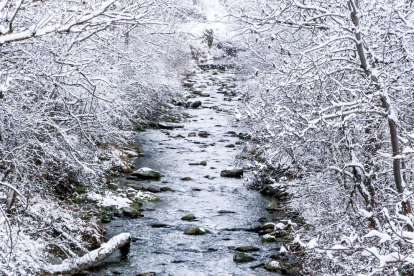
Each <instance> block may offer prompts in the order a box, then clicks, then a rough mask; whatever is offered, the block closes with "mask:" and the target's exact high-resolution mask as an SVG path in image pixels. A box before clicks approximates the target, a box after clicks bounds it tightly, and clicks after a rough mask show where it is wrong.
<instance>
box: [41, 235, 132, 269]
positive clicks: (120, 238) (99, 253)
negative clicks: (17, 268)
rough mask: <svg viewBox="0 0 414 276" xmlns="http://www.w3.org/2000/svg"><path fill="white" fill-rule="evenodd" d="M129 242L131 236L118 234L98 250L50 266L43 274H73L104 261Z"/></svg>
mask: <svg viewBox="0 0 414 276" xmlns="http://www.w3.org/2000/svg"><path fill="white" fill-rule="evenodd" d="M130 242H131V234H129V233H122V234H119V235H117V236H115V237H113V238H112V239H110V240H109V241H108V242H107V243H105V244H103V245H101V247H100V248H98V249H96V250H93V251H91V252H89V253H87V254H86V255H84V256H82V257H78V258H71V259H67V260H64V261H63V262H62V263H61V264H59V265H52V266H50V267H48V268H47V269H45V273H46V274H47V275H62V274H64V275H65V274H70V275H71V274H74V273H76V272H78V271H80V270H83V269H87V268H89V267H91V266H93V265H94V264H96V263H98V262H100V261H102V260H104V259H106V258H107V257H109V256H110V255H112V253H114V252H115V251H116V250H118V249H120V248H122V247H124V246H127V245H128V244H129V243H130Z"/></svg>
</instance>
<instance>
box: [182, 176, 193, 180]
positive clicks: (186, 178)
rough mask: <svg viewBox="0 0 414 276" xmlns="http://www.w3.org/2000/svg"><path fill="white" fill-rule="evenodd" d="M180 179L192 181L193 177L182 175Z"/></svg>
mask: <svg viewBox="0 0 414 276" xmlns="http://www.w3.org/2000/svg"><path fill="white" fill-rule="evenodd" d="M180 180H184V181H190V180H192V179H191V177H189V176H186V177H181V178H180Z"/></svg>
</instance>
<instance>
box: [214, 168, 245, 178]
mask: <svg viewBox="0 0 414 276" xmlns="http://www.w3.org/2000/svg"><path fill="white" fill-rule="evenodd" d="M220 176H222V177H243V169H231V170H223V171H221V173H220Z"/></svg>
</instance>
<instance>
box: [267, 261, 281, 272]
mask: <svg viewBox="0 0 414 276" xmlns="http://www.w3.org/2000/svg"><path fill="white" fill-rule="evenodd" d="M265 269H266V270H268V271H276V270H280V269H281V267H280V263H279V262H278V261H271V262H269V263H267V264H266V265H265Z"/></svg>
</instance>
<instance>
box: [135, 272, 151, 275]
mask: <svg viewBox="0 0 414 276" xmlns="http://www.w3.org/2000/svg"><path fill="white" fill-rule="evenodd" d="M154 275H155V273H153V272H146V273H140V274H138V275H137V276H154Z"/></svg>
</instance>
